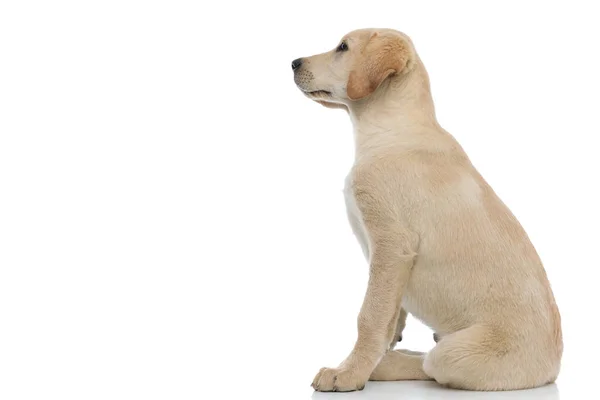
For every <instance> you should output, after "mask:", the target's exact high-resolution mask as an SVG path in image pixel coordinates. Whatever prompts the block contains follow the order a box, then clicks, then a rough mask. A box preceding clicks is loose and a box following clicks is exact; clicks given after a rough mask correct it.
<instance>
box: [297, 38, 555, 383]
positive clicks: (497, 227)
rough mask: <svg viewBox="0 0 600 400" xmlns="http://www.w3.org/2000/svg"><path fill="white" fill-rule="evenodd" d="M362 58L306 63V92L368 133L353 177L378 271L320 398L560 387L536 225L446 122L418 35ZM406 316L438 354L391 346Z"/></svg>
mask: <svg viewBox="0 0 600 400" xmlns="http://www.w3.org/2000/svg"><path fill="white" fill-rule="evenodd" d="M343 42H344V43H345V44H347V46H348V50H346V51H336V50H332V51H330V52H327V53H323V54H319V55H316V56H312V57H307V58H304V59H302V66H301V67H299V68H297V70H296V71H295V74H294V75H295V81H296V83H297V85H298V87H299V88H300V89H301V90H302V91H303V92H304V93H305V94H306V95H307V96H308V97H309V98H311V99H313V100H315V101H317V102H319V103H321V104H323V105H325V106H328V107H334V108H335V107H339V108H343V109H346V110H347V111H348V113H349V115H350V118H351V120H352V123H353V125H354V137H355V143H356V157H355V163H354V166H353V168H352V170H351V171H350V174H349V175H348V178H347V181H346V189H345V196H346V203H347V210H348V217H349V220H350V224H351V226H352V229H353V230H354V233H355V234H356V237H357V238H358V241H359V243H360V245H361V247H362V249H363V251H364V253H365V256H366V257H367V259H368V261H369V268H370V270H369V276H370V278H369V283H368V288H367V292H366V295H365V298H364V303H363V306H362V308H361V310H360V313H359V316H358V339H357V341H356V345H355V346H354V348H353V349H352V351H351V352H350V354H349V355H348V357H347V358H346V359H345V360H344V361H343V362H342V363H341V364H340V365H339V366H338V367H336V368H323V369H321V370H320V371H319V373H318V374H317V376H316V377H315V379H314V381H313V387H314V388H315V389H316V390H319V391H351V390H356V389H362V388H363V387H364V385H365V383H366V381H367V380H369V379H370V380H403V379H435V380H436V381H437V382H439V383H441V384H444V385H449V386H451V387H455V388H462V389H470V390H510V389H521V388H531V387H536V386H540V385H544V384H546V383H549V382H553V381H554V380H555V379H556V377H557V375H558V372H559V368H560V359H561V355H562V334H561V326H560V315H559V312H558V308H557V306H556V303H555V301H554V297H553V294H552V290H551V289H550V285H549V283H548V280H547V277H546V273H545V271H544V268H543V266H542V263H541V261H540V259H539V257H538V255H537V253H536V251H535V249H534V247H533V245H532V244H531V242H530V241H529V238H528V237H527V235H526V233H525V232H524V230H523V228H522V227H521V225H520V224H519V222H518V221H517V220H516V219H515V217H514V216H513V215H512V213H511V212H510V211H509V209H508V208H507V207H506V206H505V205H504V204H503V203H502V201H501V200H500V199H499V198H498V196H496V194H495V193H494V191H493V190H492V189H491V188H490V186H489V185H488V184H487V183H486V181H485V180H484V179H483V178H482V177H481V175H479V173H478V172H477V170H476V169H475V168H474V167H473V165H472V164H471V162H470V161H469V159H468V157H467V155H466V154H465V152H464V151H463V149H462V148H461V147H460V145H459V144H458V143H457V142H456V140H455V139H454V138H453V137H452V136H451V135H450V134H449V133H447V132H446V131H445V130H444V129H442V128H441V127H440V125H439V124H438V123H437V121H436V118H435V112H434V107H433V101H432V98H431V93H430V89H429V79H428V76H427V72H426V71H425V68H424V66H423V64H422V62H421V60H420V59H419V57H418V55H417V54H416V52H415V49H414V46H413V45H412V42H411V41H410V39H409V38H408V37H407V36H406V35H404V34H402V33H400V32H396V31H393V30H387V29H383V30H375V29H367V30H359V31H354V32H351V33H349V34H348V35H346V36H345V37H344V38H343ZM406 312H408V313H410V314H412V315H414V316H415V317H416V318H418V319H419V320H421V321H423V322H424V323H425V324H427V325H428V326H429V327H431V328H432V329H433V330H434V331H435V332H436V333H437V335H438V336H439V338H440V340H439V342H438V343H437V345H436V346H435V348H433V350H431V351H430V352H429V353H427V354H422V353H415V352H409V351H406V350H391V349H393V346H394V344H395V343H396V341H397V339H398V336H399V335H401V333H402V329H403V328H404V320H405V318H406Z"/></svg>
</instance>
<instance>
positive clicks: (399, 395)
mask: <svg viewBox="0 0 600 400" xmlns="http://www.w3.org/2000/svg"><path fill="white" fill-rule="evenodd" d="M308 398H310V399H312V400H330V399H332V400H333V399H335V400H345V399H361V400H366V399H377V400H392V399H393V400H397V399H403V400H407V399H436V400H437V399H444V400H453V399H461V400H479V399H485V400H499V399H507V400H508V399H510V400H534V399H535V400H537V399H544V400H558V399H560V398H561V396H560V390H559V386H558V385H556V384H553V385H548V386H544V387H541V388H537V389H531V390H517V391H510V392H468V391H464V390H451V389H446V388H443V387H441V386H440V385H438V384H436V383H435V382H369V383H368V384H367V386H365V389H364V390H362V391H360V392H352V393H318V392H313V393H312V394H311V396H310V397H308Z"/></svg>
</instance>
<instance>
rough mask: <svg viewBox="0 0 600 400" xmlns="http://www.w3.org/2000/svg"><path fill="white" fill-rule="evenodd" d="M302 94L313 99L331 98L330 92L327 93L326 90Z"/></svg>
mask: <svg viewBox="0 0 600 400" xmlns="http://www.w3.org/2000/svg"><path fill="white" fill-rule="evenodd" d="M304 94H305V95H307V96H308V97H315V98H329V97H331V92H328V91H327V90H313V91H311V92H304Z"/></svg>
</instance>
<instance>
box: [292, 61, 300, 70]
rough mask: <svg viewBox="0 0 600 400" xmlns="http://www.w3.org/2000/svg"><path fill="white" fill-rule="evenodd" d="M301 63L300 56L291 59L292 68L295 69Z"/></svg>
mask: <svg viewBox="0 0 600 400" xmlns="http://www.w3.org/2000/svg"><path fill="white" fill-rule="evenodd" d="M301 65H302V59H301V58H296V59H295V60H294V61H292V70H294V71H295V70H297V69H298V68H300V66H301Z"/></svg>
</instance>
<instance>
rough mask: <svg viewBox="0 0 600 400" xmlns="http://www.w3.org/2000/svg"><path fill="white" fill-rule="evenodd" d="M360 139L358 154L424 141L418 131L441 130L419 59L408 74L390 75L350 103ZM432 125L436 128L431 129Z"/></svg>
mask: <svg viewBox="0 0 600 400" xmlns="http://www.w3.org/2000/svg"><path fill="white" fill-rule="evenodd" d="M348 111H349V114H350V118H351V120H352V124H353V125H354V136H355V142H356V154H357V156H358V155H359V154H361V153H365V152H367V151H368V150H369V149H370V148H373V147H376V146H379V145H385V146H389V145H390V144H394V143H406V145H407V146H410V145H411V143H412V142H422V138H419V137H418V136H419V135H418V133H419V132H421V131H423V130H432V131H438V130H439V128H440V127H439V124H438V123H437V120H436V117H435V110H434V106H433V99H432V97H431V90H430V87H429V77H428V75H427V71H426V70H425V67H424V66H423V64H422V63H421V61H420V60H417V62H416V63H415V65H414V67H413V68H412V69H411V71H409V72H408V73H406V74H399V75H395V76H392V77H390V78H389V79H386V80H385V81H384V82H383V83H382V84H381V86H380V87H379V88H378V89H377V90H376V91H375V93H373V94H372V95H370V96H369V97H367V98H365V99H362V100H359V101H355V102H352V103H351V104H350V105H349V106H348ZM428 128H432V129H428Z"/></svg>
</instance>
